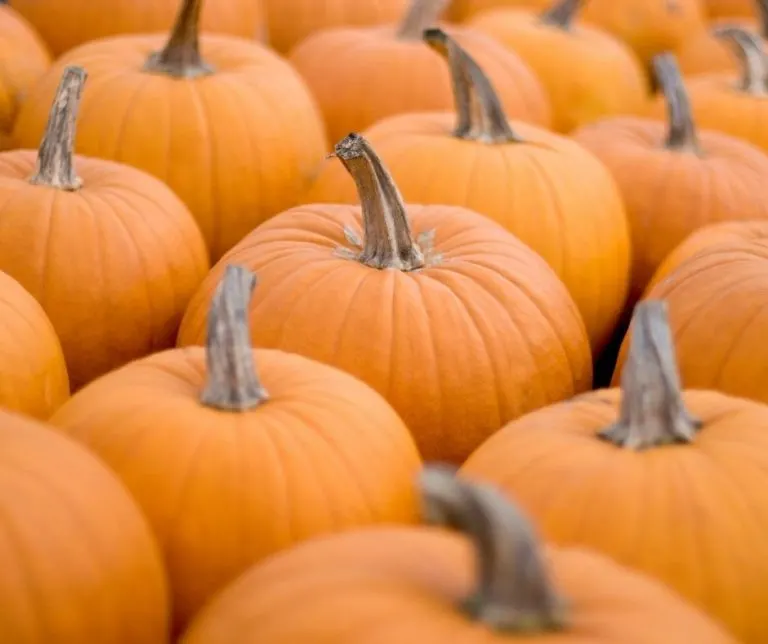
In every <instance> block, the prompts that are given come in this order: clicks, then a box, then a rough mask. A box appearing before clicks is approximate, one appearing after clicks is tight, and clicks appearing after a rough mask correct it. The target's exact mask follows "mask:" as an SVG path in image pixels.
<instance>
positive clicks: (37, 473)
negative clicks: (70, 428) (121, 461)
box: [0, 410, 169, 644]
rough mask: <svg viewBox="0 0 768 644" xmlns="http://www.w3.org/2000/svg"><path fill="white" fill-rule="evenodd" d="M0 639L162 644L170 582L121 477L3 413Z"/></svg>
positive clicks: (47, 431)
mask: <svg viewBox="0 0 768 644" xmlns="http://www.w3.org/2000/svg"><path fill="white" fill-rule="evenodd" d="M0 481H2V484H1V485H0V568H1V569H2V571H3V573H2V575H0V605H1V606H2V607H3V609H2V611H0V640H2V641H3V642H8V643H9V644H10V643H11V642H13V644H138V642H141V644H165V643H166V642H168V641H169V640H168V631H169V628H168V621H169V620H168V599H167V582H166V579H165V572H164V571H163V567H162V563H161V558H160V553H159V551H158V548H157V544H156V542H155V540H154V539H153V538H152V535H151V533H150V531H149V528H148V527H147V523H146V521H145V520H144V517H142V515H141V513H140V512H139V510H138V508H137V507H136V504H135V503H134V502H133V501H132V500H131V498H130V497H129V496H128V493H127V492H126V491H125V488H124V487H123V486H122V485H121V484H120V482H119V481H118V480H117V478H116V477H115V476H114V475H113V474H112V473H111V472H110V471H109V470H108V469H107V468H106V467H105V466H104V465H103V464H102V463H101V462H99V461H98V460H97V459H96V458H95V457H94V456H93V455H92V454H90V453H89V452H88V451H86V450H85V449H83V448H82V447H80V446H79V445H77V444H76V443H74V442H73V441H70V440H68V439H67V438H65V437H63V436H60V435H59V434H58V433H57V432H55V431H53V430H52V428H51V427H50V426H48V425H45V424H43V423H41V422H39V421H36V420H32V419H30V418H25V417H23V416H20V415H19V416H17V415H16V414H12V413H10V412H8V411H6V410H0Z"/></svg>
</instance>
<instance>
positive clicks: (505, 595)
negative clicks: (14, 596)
mask: <svg viewBox="0 0 768 644" xmlns="http://www.w3.org/2000/svg"><path fill="white" fill-rule="evenodd" d="M420 489H421V495H422V498H423V502H422V505H423V506H424V515H425V522H427V523H430V524H435V527H426V526H424V527H413V528H405V527H402V528H398V527H392V528H388V529H381V528H379V529H376V530H367V531H355V532H351V533H347V534H344V535H337V536H334V537H331V538H328V539H318V540H315V541H313V542H312V543H308V544H305V545H303V546H300V547H298V548H296V549H295V550H293V551H291V552H287V553H284V554H282V555H280V556H277V557H274V558H273V559H272V560H270V561H269V562H267V563H265V564H264V565H263V566H258V567H256V568H254V569H252V570H251V571H249V572H248V573H246V574H245V575H244V576H243V577H241V578H240V579H239V580H238V581H237V582H235V583H234V584H233V585H232V586H231V587H230V588H228V589H227V590H226V591H224V592H223V593H222V594H221V595H219V597H217V598H216V599H215V600H214V601H213V602H212V603H211V604H210V605H209V606H208V607H206V608H205V609H204V610H203V612H202V613H201V615H200V616H199V617H198V618H197V620H196V621H195V623H194V624H193V626H192V627H191V628H190V630H189V632H188V633H187V634H186V635H185V636H184V637H183V638H182V639H181V642H180V644H261V643H263V642H282V643H285V644H288V643H293V642H296V643H298V642H317V641H324V642H333V643H334V644H373V643H374V642H422V643H423V644H443V643H445V642H462V644H475V643H478V644H480V643H481V642H482V644H495V643H498V644H502V643H505V642H522V641H525V642H539V643H541V644H554V643H555V642H559V643H563V644H567V643H568V642H574V643H575V642H600V643H601V644H658V642H673V641H694V642H696V643H697V644H735V641H734V640H733V639H732V638H731V637H729V636H728V634H726V633H725V632H724V631H723V630H722V629H721V627H720V626H719V625H716V624H715V623H713V622H711V621H710V620H708V619H707V618H706V617H705V616H704V615H703V614H702V613H701V612H699V611H697V610H696V609H694V608H692V607H691V606H689V605H688V604H686V603H685V602H684V601H682V600H681V599H679V598H678V597H676V596H675V595H674V594H673V593H672V592H670V591H669V590H668V589H666V588H664V587H663V586H662V585H661V584H658V583H656V582H653V581H651V580H649V579H646V578H644V577H642V576H640V575H637V574H636V573H634V572H632V571H629V570H626V569H625V568H622V567H621V566H618V565H617V564H615V563H613V562H612V561H610V560H609V559H607V558H605V557H601V556H600V555H597V554H594V553H592V552H589V551H586V550H579V549H574V548H568V547H563V548H552V547H546V548H544V547H542V546H541V545H540V544H539V543H538V538H537V535H536V533H535V532H534V529H533V527H532V526H531V525H530V523H529V521H528V520H527V519H526V518H525V517H524V516H523V515H522V514H521V513H520V511H519V510H518V509H517V508H516V507H515V506H513V505H511V504H510V503H509V502H508V501H507V500H506V499H505V498H504V497H503V496H502V495H501V494H500V493H499V492H498V491H497V490H496V489H494V488H492V487H490V486H485V485H479V484H471V483H466V482H464V481H460V480H458V479H457V478H455V477H454V476H453V475H452V474H450V473H446V472H445V471H444V470H442V469H439V468H430V469H428V470H426V471H425V472H424V474H423V476H422V479H421V484H420ZM441 528H442V529H441ZM449 530H451V531H453V534H452V533H451V532H449Z"/></svg>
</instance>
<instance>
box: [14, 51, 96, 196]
mask: <svg viewBox="0 0 768 644" xmlns="http://www.w3.org/2000/svg"><path fill="white" fill-rule="evenodd" d="M86 78H88V74H87V73H86V71H85V70H84V69H83V68H82V67H74V66H72V67H66V68H64V72H63V73H62V75H61V80H60V81H59V87H58V89H57V90H56V96H55V97H54V99H53V105H52V106H51V112H50V114H49V115H48V124H47V125H46V127H45V134H44V135H43V141H42V143H40V148H39V150H38V152H37V168H36V169H35V173H34V174H33V175H32V176H31V177H30V179H29V182H30V183H34V184H36V185H41V186H50V187H51V188H58V189H59V190H69V191H74V190H78V189H79V188H80V187H81V186H82V185H83V182H82V180H81V179H80V177H78V176H77V173H76V172H75V164H74V156H75V154H74V148H75V132H76V130H77V110H78V108H79V107H80V96H81V94H82V93H83V86H84V85H85V79H86Z"/></svg>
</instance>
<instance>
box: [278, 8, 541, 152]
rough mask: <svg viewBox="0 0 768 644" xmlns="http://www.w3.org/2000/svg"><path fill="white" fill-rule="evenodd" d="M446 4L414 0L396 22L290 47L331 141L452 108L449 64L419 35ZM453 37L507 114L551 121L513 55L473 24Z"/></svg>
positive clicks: (535, 83)
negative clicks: (398, 118) (392, 119)
mask: <svg viewBox="0 0 768 644" xmlns="http://www.w3.org/2000/svg"><path fill="white" fill-rule="evenodd" d="M444 5H445V0H412V3H411V7H410V10H409V11H408V13H407V14H406V15H405V17H404V19H403V21H402V22H401V23H400V25H399V27H395V26H392V25H388V26H383V27H368V28H362V27H359V28H350V27H348V28H343V29H334V30H327V31H321V32H319V33H317V34H315V35H314V36H312V37H310V38H308V39H307V40H305V41H304V42H303V43H302V44H301V45H300V46H299V47H298V48H297V49H295V50H294V51H293V53H292V54H291V57H290V61H291V63H292V64H293V66H294V67H295V68H296V69H297V70H298V71H299V73H300V74H301V75H302V76H303V77H304V80H305V81H306V82H307V85H308V86H309V88H310V89H311V90H312V93H313V94H314V96H315V98H316V99H317V101H318V104H319V106H320V109H321V111H322V112H323V116H324V118H325V124H326V127H327V129H328V132H329V134H330V137H331V140H333V141H337V140H339V139H341V138H342V137H343V136H344V135H346V134H347V133H348V132H350V131H360V130H363V129H365V128H367V127H369V126H371V125H373V124H374V123H376V122H377V121H379V120H381V119H382V118H385V117H387V116H392V115H395V114H401V113H408V112H424V111H427V112H429V111H442V110H445V111H448V110H449V109H450V108H451V102H452V92H451V77H450V74H449V73H448V69H447V67H446V65H445V63H444V62H443V60H442V59H441V58H440V56H439V55H438V54H437V53H435V52H434V51H432V50H431V49H430V48H429V47H425V46H424V42H423V40H422V33H423V31H424V29H426V28H428V27H432V26H433V25H434V23H435V22H437V20H438V17H439V14H440V13H441V9H442V8H443V6H444ZM451 34H452V35H453V37H454V38H456V39H457V40H458V41H459V42H460V43H462V46H464V47H465V48H466V49H467V50H468V51H469V52H471V53H472V55H473V56H475V57H476V58H477V60H478V62H479V63H480V64H481V65H482V66H483V68H484V69H485V70H486V72H487V74H488V76H489V77H490V78H491V80H492V81H494V84H495V86H496V87H497V88H498V91H499V97H500V98H501V100H502V103H503V104H504V107H505V109H506V110H507V112H508V113H509V114H511V115H513V116H514V117H515V118H519V119H521V120H523V121H528V122H530V123H534V124H537V125H541V126H545V127H546V126H549V125H550V122H551V111H550V105H549V99H548V98H547V95H546V93H545V90H544V87H543V86H542V84H541V82H540V81H539V79H538V78H537V76H536V74H534V72H533V70H531V69H530V68H529V67H528V66H527V65H526V64H525V63H524V62H523V61H522V60H521V59H520V58H519V57H518V56H517V55H516V54H514V53H512V52H510V51H507V50H505V48H504V47H503V46H502V45H501V44H499V43H498V42H497V41H496V40H494V39H492V38H490V37H489V36H486V35H485V34H483V33H480V32H479V31H476V30H474V29H471V28H467V27H456V28H452V29H451Z"/></svg>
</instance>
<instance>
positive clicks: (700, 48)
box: [675, 0, 759, 76]
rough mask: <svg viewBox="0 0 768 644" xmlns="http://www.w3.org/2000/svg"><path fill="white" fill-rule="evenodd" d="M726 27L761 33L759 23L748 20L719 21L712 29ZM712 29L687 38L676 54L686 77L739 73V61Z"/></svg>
mask: <svg viewBox="0 0 768 644" xmlns="http://www.w3.org/2000/svg"><path fill="white" fill-rule="evenodd" d="M750 2H752V0H750ZM725 25H728V26H737V27H741V28H743V29H747V30H749V31H752V32H754V33H759V29H758V26H757V23H756V22H755V21H754V20H749V19H747V18H744V19H734V18H725V19H722V20H718V21H716V22H714V23H713V24H712V27H711V29H714V28H716V27H718V26H725ZM711 29H708V30H705V31H699V32H696V33H695V34H693V35H691V37H690V38H686V39H685V40H684V41H683V42H682V43H681V45H680V47H678V49H677V51H676V52H675V55H676V56H677V62H678V64H679V65H680V70H681V71H682V72H683V74H685V75H686V76H695V75H697V74H714V73H721V72H727V73H732V74H736V73H738V71H739V61H738V59H737V58H736V56H734V54H733V52H732V51H730V50H729V49H728V46H727V45H725V44H724V43H723V41H722V40H720V39H718V38H716V37H715V36H714V35H713V34H712V31H711Z"/></svg>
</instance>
